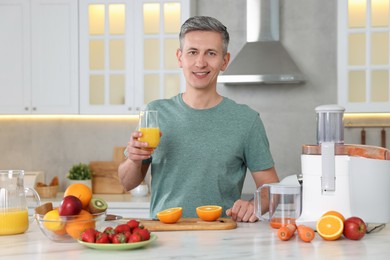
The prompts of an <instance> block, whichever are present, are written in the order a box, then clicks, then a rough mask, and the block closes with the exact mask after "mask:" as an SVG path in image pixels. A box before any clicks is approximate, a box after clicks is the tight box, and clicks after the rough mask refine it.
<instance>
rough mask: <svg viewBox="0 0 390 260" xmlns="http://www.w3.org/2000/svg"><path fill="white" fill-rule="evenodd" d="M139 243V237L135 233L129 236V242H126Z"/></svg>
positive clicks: (140, 239)
mask: <svg viewBox="0 0 390 260" xmlns="http://www.w3.org/2000/svg"><path fill="white" fill-rule="evenodd" d="M141 241H142V238H141V236H140V235H139V234H137V233H133V234H131V235H130V237H129V240H127V243H137V242H141Z"/></svg>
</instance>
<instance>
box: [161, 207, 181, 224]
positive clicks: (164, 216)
mask: <svg viewBox="0 0 390 260" xmlns="http://www.w3.org/2000/svg"><path fill="white" fill-rule="evenodd" d="M182 214H183V209H182V208H181V207H176V208H169V209H165V210H163V211H160V212H158V213H157V218H158V219H159V220H160V221H161V222H163V223H166V224H173V223H176V222H177V221H179V219H180V218H181V215H182Z"/></svg>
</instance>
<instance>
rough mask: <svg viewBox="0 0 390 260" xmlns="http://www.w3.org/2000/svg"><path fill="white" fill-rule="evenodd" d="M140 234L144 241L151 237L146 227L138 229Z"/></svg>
mask: <svg viewBox="0 0 390 260" xmlns="http://www.w3.org/2000/svg"><path fill="white" fill-rule="evenodd" d="M138 234H139V235H140V236H141V238H142V241H145V240H149V239H150V232H149V230H147V229H146V228H144V229H140V230H139V231H138Z"/></svg>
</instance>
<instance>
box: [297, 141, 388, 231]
mask: <svg viewBox="0 0 390 260" xmlns="http://www.w3.org/2000/svg"><path fill="white" fill-rule="evenodd" d="M311 148H313V146H312V147H311ZM314 148H315V147H314ZM317 148H318V147H317ZM309 150H310V149H309ZM312 150H313V151H314V149H312ZM317 150H318V151H319V150H320V149H317ZM304 152H305V149H304ZM306 152H307V151H306ZM335 153H336V155H335V156H334V159H335V160H334V165H335V167H334V170H335V189H334V190H333V191H327V190H323V189H322V186H321V178H322V177H323V172H322V169H323V167H322V163H323V160H322V156H321V154H315V153H312V154H305V153H304V154H302V155H301V165H302V214H301V216H300V217H299V219H298V220H297V221H296V222H297V225H299V224H303V225H307V226H310V227H312V228H313V229H315V228H316V227H315V225H316V222H317V220H318V219H319V218H320V217H321V216H322V215H323V214H324V213H325V212H327V211H330V210H336V211H339V212H340V213H342V214H343V215H344V217H345V218H348V217H351V216H357V217H360V218H362V219H363V220H364V221H365V222H366V223H388V222H390V203H389V198H390V160H389V156H388V155H389V150H387V149H384V148H381V147H372V146H362V145H346V146H344V145H340V146H337V147H336V151H335ZM367 157H369V158H367ZM370 157H371V158H370Z"/></svg>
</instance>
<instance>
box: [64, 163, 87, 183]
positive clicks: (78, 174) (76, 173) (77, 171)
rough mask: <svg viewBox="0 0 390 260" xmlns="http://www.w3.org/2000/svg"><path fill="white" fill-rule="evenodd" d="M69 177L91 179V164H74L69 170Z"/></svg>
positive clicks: (72, 178)
mask: <svg viewBox="0 0 390 260" xmlns="http://www.w3.org/2000/svg"><path fill="white" fill-rule="evenodd" d="M68 178H69V179H70V180H90V179H91V172H90V170H89V166H88V165H86V164H83V163H79V164H75V165H73V166H72V168H71V169H70V171H69V174H68Z"/></svg>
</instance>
